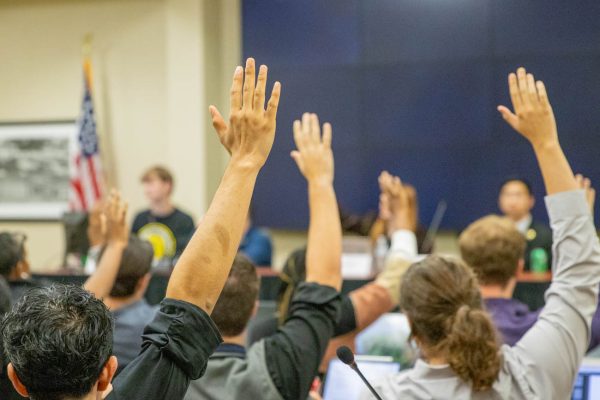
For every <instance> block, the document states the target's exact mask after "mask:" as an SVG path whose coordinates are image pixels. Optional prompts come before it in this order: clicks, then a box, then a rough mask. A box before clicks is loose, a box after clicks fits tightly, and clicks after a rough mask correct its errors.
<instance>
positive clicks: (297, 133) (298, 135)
mask: <svg viewBox="0 0 600 400" xmlns="http://www.w3.org/2000/svg"><path fill="white" fill-rule="evenodd" d="M293 130H294V142H295V143H296V148H297V149H298V150H300V151H302V150H303V149H304V141H303V140H302V123H301V122H300V121H299V120H295V121H294V125H293Z"/></svg>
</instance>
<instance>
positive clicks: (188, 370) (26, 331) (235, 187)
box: [0, 59, 281, 400]
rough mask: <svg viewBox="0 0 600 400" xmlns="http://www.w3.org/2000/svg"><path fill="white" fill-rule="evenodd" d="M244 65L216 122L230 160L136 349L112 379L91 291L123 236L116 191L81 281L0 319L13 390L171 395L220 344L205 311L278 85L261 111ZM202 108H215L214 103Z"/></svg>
mask: <svg viewBox="0 0 600 400" xmlns="http://www.w3.org/2000/svg"><path fill="white" fill-rule="evenodd" d="M243 72H244V69H243V68H241V67H238V68H237V69H236V72H235V74H234V79H233V85H232V91H231V100H232V101H231V104H232V116H231V121H233V122H234V124H232V127H231V128H230V127H228V126H227V125H219V126H218V134H219V137H220V138H221V141H222V143H224V145H225V147H226V148H227V149H228V150H229V152H230V154H231V160H230V162H229V164H228V166H227V168H226V172H225V174H224V176H223V179H222V181H221V184H220V185H219V188H218V189H217V192H216V194H215V197H214V200H213V202H212V203H211V205H210V207H209V209H208V211H207V213H206V216H205V217H204V220H203V223H202V224H201V226H200V227H199V228H198V230H197V231H196V233H195V234H194V236H193V238H192V240H191V241H190V243H189V245H188V246H187V247H186V249H185V251H184V252H183V254H182V256H181V257H180V259H179V261H178V263H177V265H176V266H175V268H174V269H173V273H172V274H171V279H170V280H169V284H168V286H167V293H166V298H165V299H164V300H163V302H162V303H161V308H160V310H159V311H158V313H157V315H156V317H155V319H154V320H153V321H152V322H151V323H150V324H149V325H148V326H147V327H146V329H145V331H144V337H143V345H142V350H141V353H140V355H139V356H138V357H137V358H136V359H135V360H134V361H133V362H131V363H130V364H129V365H128V366H127V368H125V370H124V371H123V372H122V373H121V374H120V375H119V376H118V377H117V378H116V379H115V381H114V383H112V385H111V380H112V377H113V375H114V373H115V370H116V368H117V359H116V357H114V356H112V332H113V324H112V318H111V316H110V313H109V311H108V308H107V307H106V306H105V305H104V303H103V302H102V301H101V300H99V298H102V297H104V296H106V295H108V293H109V292H110V290H111V288H112V287H113V285H114V281H115V277H116V276H117V274H118V268H119V264H120V261H121V260H120V259H121V254H122V252H123V249H124V248H125V246H126V245H127V243H128V240H127V236H128V230H127V225H126V223H125V214H126V213H125V209H126V207H125V206H124V205H123V204H122V203H121V202H120V200H119V198H118V196H117V195H116V194H115V195H113V197H112V198H111V200H110V202H109V203H108V204H109V205H108V207H107V211H106V220H107V235H108V237H109V239H108V240H107V246H106V250H105V251H104V254H103V256H102V259H101V261H100V265H99V266H98V268H97V270H96V271H95V272H94V274H93V275H92V276H91V277H90V278H89V279H88V280H87V281H86V283H85V285H84V288H80V287H77V286H65V285H55V286H53V287H50V288H41V289H34V290H31V291H29V292H28V293H27V294H26V295H25V297H24V298H22V299H21V301H20V302H19V303H17V304H16V305H15V306H13V309H12V311H11V312H9V313H8V314H7V315H6V316H5V317H4V319H3V321H2V326H1V327H0V332H1V336H2V340H3V345H4V349H5V354H6V357H7V359H8V361H9V364H8V367H7V372H8V376H9V378H10V380H11V381H12V383H13V386H14V387H15V389H16V390H17V391H18V392H19V393H20V394H21V395H22V396H24V397H29V396H31V397H32V398H34V399H35V398H52V399H58V400H66V399H69V400H71V399H96V398H105V399H108V400H115V399H127V400H138V399H139V400H142V399H144V400H148V399H169V400H178V399H183V397H184V395H185V393H186V391H187V388H188V385H189V382H190V380H193V379H198V378H199V377H200V376H201V375H202V374H203V372H204V370H205V368H206V364H207V361H208V357H209V356H210V354H212V352H213V351H214V350H215V349H216V347H217V346H218V345H219V344H220V343H221V336H220V334H219V332H218V330H217V328H216V326H215V325H214V324H213V322H212V320H211V319H210V317H209V314H210V313H211V312H212V310H213V308H214V305H215V304H216V302H217V300H218V298H219V294H220V292H221V290H222V288H223V286H224V284H225V281H226V280H227V277H228V275H229V270H230V268H231V265H232V263H233V260H234V257H235V255H236V252H237V249H238V247H239V244H240V241H241V238H242V234H243V225H244V221H245V219H246V216H247V212H248V206H249V204H250V200H251V197H252V191H253V190H254V184H255V182H256V178H257V176H258V173H259V171H260V169H261V168H262V166H263V165H264V163H265V161H266V158H267V157H268V155H269V152H270V150H271V147H272V144H273V141H274V135H275V119H276V115H277V106H278V103H279V95H280V91H281V86H280V84H279V83H276V84H275V86H274V88H273V92H272V95H271V99H270V100H269V102H268V106H267V109H266V110H264V108H262V106H258V105H262V104H264V96H265V88H266V68H262V69H261V73H260V74H259V79H258V83H257V85H256V86H257V89H256V94H254V89H255V76H254V75H255V68H254V60H253V59H248V61H247V63H246V79H245V80H244V78H243ZM244 86H245V88H243V87H244ZM242 93H243V94H244V99H243V100H242ZM253 103H256V105H257V106H254V107H253ZM210 111H211V113H213V115H216V114H218V111H217V110H216V109H215V108H214V107H211V108H210ZM218 115H220V114H218ZM242 115H243V116H244V117H243V118H242ZM242 143H243V146H242V145H241V144H242ZM199 271H200V273H199Z"/></svg>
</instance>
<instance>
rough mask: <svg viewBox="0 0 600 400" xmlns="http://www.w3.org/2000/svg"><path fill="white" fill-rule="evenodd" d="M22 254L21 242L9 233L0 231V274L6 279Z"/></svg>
mask: <svg viewBox="0 0 600 400" xmlns="http://www.w3.org/2000/svg"><path fill="white" fill-rule="evenodd" d="M22 256H23V243H20V242H19V241H18V240H17V239H16V238H15V237H14V236H13V235H12V234H11V233H8V232H1V233H0V275H2V276H3V277H4V278H6V279H8V277H9V276H10V274H11V272H12V271H13V269H15V268H16V266H17V264H18V263H19V261H21V258H22Z"/></svg>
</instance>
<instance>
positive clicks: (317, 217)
mask: <svg viewBox="0 0 600 400" xmlns="http://www.w3.org/2000/svg"><path fill="white" fill-rule="evenodd" d="M294 141H295V142H296V147H297V148H298V149H297V150H295V151H293V152H292V158H293V159H294V161H296V164H297V165H298V169H299V170H300V172H301V173H302V175H304V177H305V178H306V181H307V182H308V198H309V206H310V225H309V228H308V248H307V250H306V282H315V283H319V284H321V285H326V286H331V287H333V288H335V289H336V290H338V291H339V290H340V288H341V286H342V279H341V271H340V264H341V258H342V227H341V223H340V214H339V211H338V206H337V201H336V198H335V191H334V190H333V175H334V167H333V152H332V151H331V125H330V124H328V123H326V124H324V125H323V136H322V137H321V129H320V126H319V119H318V118H317V116H316V115H315V114H308V113H305V114H304V115H303V116H302V122H301V121H295V122H294Z"/></svg>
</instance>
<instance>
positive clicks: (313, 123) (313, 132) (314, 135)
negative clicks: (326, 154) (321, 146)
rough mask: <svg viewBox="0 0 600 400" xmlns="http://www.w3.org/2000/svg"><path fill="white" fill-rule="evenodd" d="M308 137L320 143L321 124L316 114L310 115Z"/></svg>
mask: <svg viewBox="0 0 600 400" xmlns="http://www.w3.org/2000/svg"><path fill="white" fill-rule="evenodd" d="M310 138H311V140H312V141H313V143H321V126H319V117H318V116H317V114H311V115H310Z"/></svg>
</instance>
